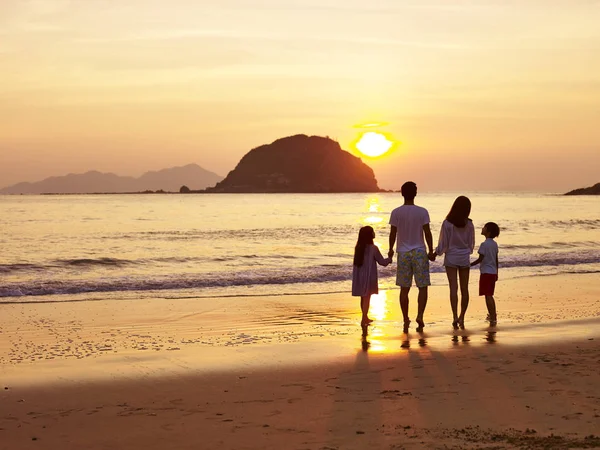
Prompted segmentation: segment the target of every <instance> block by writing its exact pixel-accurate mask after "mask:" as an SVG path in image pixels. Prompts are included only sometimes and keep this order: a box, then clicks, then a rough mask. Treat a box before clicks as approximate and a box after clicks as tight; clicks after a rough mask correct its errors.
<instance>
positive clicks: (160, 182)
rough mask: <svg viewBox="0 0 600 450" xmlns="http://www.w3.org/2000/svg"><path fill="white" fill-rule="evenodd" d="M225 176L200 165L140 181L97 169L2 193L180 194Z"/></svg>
mask: <svg viewBox="0 0 600 450" xmlns="http://www.w3.org/2000/svg"><path fill="white" fill-rule="evenodd" d="M222 179H223V177H221V176H219V175H217V174H216V173H213V172H210V171H208V170H205V169H203V168H202V167H200V166H198V165H197V164H188V165H187V166H181V167H172V168H170V169H163V170H158V171H151V172H146V173H145V174H143V175H142V176H141V177H139V178H134V177H124V176H119V175H115V174H114V173H101V172H98V171H95V170H92V171H90V172H86V173H82V174H73V173H70V174H68V175H65V176H60V177H50V178H46V179H45V180H42V181H39V182H36V183H18V184H15V185H13V186H9V187H6V188H4V189H0V194H93V193H110V192H143V191H147V190H151V191H157V190H160V189H162V190H163V191H168V192H179V188H180V187H181V186H182V185H185V186H188V187H189V188H190V189H192V190H199V189H204V188H206V187H208V186H214V185H215V184H216V183H217V182H219V181H221V180H222Z"/></svg>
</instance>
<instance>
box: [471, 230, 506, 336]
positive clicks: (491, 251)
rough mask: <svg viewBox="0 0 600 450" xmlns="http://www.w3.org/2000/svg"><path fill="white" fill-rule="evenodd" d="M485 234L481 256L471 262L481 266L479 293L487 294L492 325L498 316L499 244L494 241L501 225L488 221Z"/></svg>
mask: <svg viewBox="0 0 600 450" xmlns="http://www.w3.org/2000/svg"><path fill="white" fill-rule="evenodd" d="M481 234H483V235H484V236H485V238H486V239H485V241H483V242H482V243H481V245H480V246H479V250H478V251H477V253H479V258H477V260H475V261H473V262H472V263H471V267H472V266H476V265H477V264H479V263H481V266H479V271H480V272H481V275H480V277H479V295H485V304H486V306H487V309H488V318H489V321H490V326H492V327H493V326H496V324H497V323H498V318H497V316H496V302H495V300H494V289H495V287H496V281H498V244H496V241H494V238H495V237H498V236H499V235H500V227H499V226H498V225H496V224H495V223H494V222H488V223H486V224H485V225H484V227H483V228H482V230H481Z"/></svg>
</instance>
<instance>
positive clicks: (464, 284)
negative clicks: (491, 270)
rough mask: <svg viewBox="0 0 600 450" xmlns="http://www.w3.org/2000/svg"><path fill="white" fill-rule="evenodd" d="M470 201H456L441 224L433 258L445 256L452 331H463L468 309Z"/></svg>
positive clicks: (471, 234) (471, 235) (471, 236)
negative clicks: (458, 329) (459, 300)
mask: <svg viewBox="0 0 600 450" xmlns="http://www.w3.org/2000/svg"><path fill="white" fill-rule="evenodd" d="M469 214H471V200H469V199H468V198H467V197H465V196H464V195H461V196H460V197H458V198H457V199H456V200H455V201H454V204H453V205H452V208H451V209H450V212H449V213H448V216H447V217H446V220H444V222H443V223H442V229H441V230H440V239H439V241H438V246H437V248H436V250H435V253H434V256H438V255H445V257H444V267H445V268H446V275H447V276H448V284H449V285H450V306H451V307H452V314H453V317H454V319H453V321H452V326H453V327H454V329H457V328H458V327H460V328H462V329H464V328H465V314H466V312H467V308H468V307H469V271H470V267H471V263H470V257H471V254H472V253H473V249H474V248H475V228H474V227H473V222H472V221H471V219H469ZM457 278H458V280H459V281H460V296H461V302H460V315H458V281H457Z"/></svg>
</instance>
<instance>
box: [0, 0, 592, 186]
mask: <svg viewBox="0 0 600 450" xmlns="http://www.w3.org/2000/svg"><path fill="white" fill-rule="evenodd" d="M599 23H600V2H599V1H592V0H523V1H519V2H506V1H504V0H482V1H475V0H472V1H467V0H463V1H451V0H445V1H439V0H438V1H428V0H412V1H409V0H372V1H370V2H364V1H357V0H345V1H338V0H336V1H334V0H260V1H259V0H219V1H218V2H217V1H215V2H207V1H197V0H170V1H168V2H166V1H164V0H85V1H84V0H2V2H0V158H1V161H2V164H0V187H3V186H6V185H9V184H13V183H16V182H18V181H37V180H39V179H42V178H44V177H47V176H51V175H62V174H66V173H68V172H84V171H86V170H90V169H97V170H101V171H112V172H115V173H118V174H122V175H139V174H141V173H142V172H144V171H146V170H153V169H159V168H164V167H170V166H174V165H182V164H187V163H190V162H195V163H198V164H200V165H201V166H203V167H205V168H207V169H209V170H213V171H215V172H217V173H219V174H221V175H225V174H226V173H227V172H228V171H229V170H231V169H233V167H234V166H235V164H236V163H237V162H238V160H239V159H240V157H241V156H243V155H244V154H245V153H246V152H247V151H248V150H250V149H251V148H253V147H256V146H258V145H261V144H264V143H269V142H271V141H273V140H275V139H277V138H279V137H283V136H286V135H291V134H298V133H306V134H318V135H328V136H331V137H334V138H337V139H338V140H339V141H340V143H341V145H342V147H343V148H346V149H348V150H352V148H351V142H353V141H354V140H355V138H356V137H357V133H358V132H359V131H360V130H359V129H357V128H355V125H356V124H360V123H365V122H385V123H387V124H388V125H386V126H384V127H382V128H381V131H385V132H387V133H390V134H392V135H393V136H394V137H395V138H396V139H398V140H399V141H401V142H402V144H401V145H400V146H399V147H397V149H396V150H394V151H393V152H392V153H391V154H390V155H388V156H386V157H384V158H381V159H378V160H366V161H367V163H368V164H370V165H371V166H372V167H373V168H374V169H375V172H376V175H377V178H378V180H379V181H380V186H382V187H384V188H398V187H399V186H400V185H401V184H402V182H403V181H404V180H406V179H409V178H410V179H413V180H415V181H417V182H418V184H419V186H420V188H421V189H423V190H441V189H447V190H456V189H537V190H551V191H555V190H559V191H560V190H564V189H567V188H571V187H573V188H574V187H580V186H584V185H590V184H593V183H596V182H598V181H600V174H599V173H598V167H600V106H599V105H600V56H599V55H600V26H598V24H599Z"/></svg>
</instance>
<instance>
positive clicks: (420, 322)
mask: <svg viewBox="0 0 600 450" xmlns="http://www.w3.org/2000/svg"><path fill="white" fill-rule="evenodd" d="M417 325H419V326H418V327H417V332H418V333H421V332H422V331H423V328H425V322H423V319H417Z"/></svg>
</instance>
